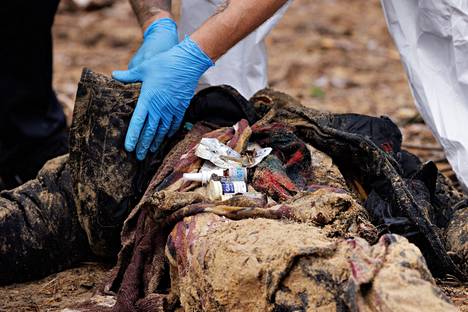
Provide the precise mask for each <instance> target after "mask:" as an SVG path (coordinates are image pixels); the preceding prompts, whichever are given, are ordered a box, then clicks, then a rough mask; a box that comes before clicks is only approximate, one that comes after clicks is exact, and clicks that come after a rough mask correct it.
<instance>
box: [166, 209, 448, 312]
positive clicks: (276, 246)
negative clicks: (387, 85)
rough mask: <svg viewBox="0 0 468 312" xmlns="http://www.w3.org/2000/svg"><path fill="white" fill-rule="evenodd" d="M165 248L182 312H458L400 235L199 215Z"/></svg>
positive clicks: (184, 224) (174, 232) (179, 226)
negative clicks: (355, 235) (368, 235)
mask: <svg viewBox="0 0 468 312" xmlns="http://www.w3.org/2000/svg"><path fill="white" fill-rule="evenodd" d="M167 246H168V247H167V249H166V255H167V257H168V259H169V261H170V265H171V280H172V282H173V285H172V291H173V292H175V293H176V294H177V295H178V297H179V298H180V302H181V305H182V306H183V307H184V311H317V310H327V311H346V310H348V309H349V310H355V311H358V310H359V311H421V310H423V311H456V309H455V308H454V307H453V306H452V305H451V304H450V302H449V301H448V299H447V298H446V297H445V296H444V295H443V294H442V293H441V292H440V291H439V290H438V289H437V287H436V286H435V282H434V280H433V279H432V277H431V274H430V272H429V270H428V269H427V267H426V265H425V262H424V259H423V257H422V255H421V253H420V251H419V250H418V249H417V248H416V247H415V246H414V245H412V244H409V243H408V241H407V240H406V239H404V238H401V237H398V236H392V235H387V236H383V237H382V238H381V239H380V241H379V243H378V244H376V245H375V246H369V244H368V243H366V242H365V241H364V240H362V239H352V240H348V241H343V240H338V241H336V240H331V239H329V238H326V237H325V236H324V235H323V233H322V232H321V231H320V230H319V229H317V228H316V227H314V226H311V225H307V224H297V223H287V222H284V221H274V220H264V219H261V220H251V219H248V220H241V221H231V220H229V219H223V218H221V217H219V216H216V215H213V214H198V215H196V216H193V217H189V218H185V219H184V221H183V222H179V223H178V224H177V225H176V226H175V228H174V229H173V230H172V232H171V235H170V236H169V240H168V245H167ZM416 298H424V299H423V300H415V299H416Z"/></svg>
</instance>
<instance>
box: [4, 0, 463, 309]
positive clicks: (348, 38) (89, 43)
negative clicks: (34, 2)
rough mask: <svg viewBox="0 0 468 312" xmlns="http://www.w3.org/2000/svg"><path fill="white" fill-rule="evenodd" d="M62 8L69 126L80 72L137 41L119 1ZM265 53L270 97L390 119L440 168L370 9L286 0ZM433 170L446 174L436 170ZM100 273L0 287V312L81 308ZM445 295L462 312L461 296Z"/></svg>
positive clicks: (121, 54)
mask: <svg viewBox="0 0 468 312" xmlns="http://www.w3.org/2000/svg"><path fill="white" fill-rule="evenodd" d="M64 1H65V0H63V1H62V2H63V3H62V7H61V9H60V12H59V13H58V15H57V17H56V21H55V26H54V38H55V48H54V65H55V71H54V73H55V77H54V85H55V89H56V91H57V93H58V95H59V98H60V100H61V101H62V102H63V103H64V106H65V109H66V112H67V115H68V117H71V112H72V109H73V102H74V96H75V92H76V87H77V82H78V80H79V77H80V74H81V69H82V68H83V67H90V68H92V69H93V70H94V71H97V72H103V73H106V74H110V73H111V71H112V70H114V69H124V68H126V65H127V63H128V60H129V58H130V57H131V55H132V53H133V52H134V51H135V50H136V49H137V48H138V44H139V42H140V40H141V31H140V29H139V27H138V24H137V23H136V20H135V18H134V16H133V13H132V11H131V8H130V5H129V4H128V1H127V0H115V3H114V4H113V5H112V6H110V7H107V8H104V9H101V10H97V11H91V12H85V11H79V10H66V8H65V7H66V3H65V2H64ZM68 1H70V0H68ZM177 2H178V1H177ZM268 46H269V55H270V84H271V86H272V87H274V88H277V89H279V90H281V91H285V92H287V93H289V94H291V95H293V96H297V97H299V98H300V99H301V101H302V102H303V103H304V104H306V105H310V106H312V107H315V108H319V109H323V110H330V111H333V112H356V113H364V114H370V115H389V116H390V117H391V118H392V119H393V120H395V121H396V122H397V123H398V124H399V125H400V126H402V130H403V133H404V137H405V144H411V145H410V150H411V151H413V152H416V153H417V154H418V155H419V156H421V157H423V158H424V159H436V160H441V159H443V157H444V156H443V152H442V151H441V150H440V147H439V146H438V144H437V143H436V141H435V140H434V138H433V137H432V135H431V133H430V131H429V130H428V129H427V127H426V126H425V125H424V124H422V123H417V122H416V123H415V122H414V120H416V121H417V120H418V118H417V111H416V109H415V107H414V105H413V100H412V97H411V94H410V91H409V88H408V85H407V81H406V78H405V75H404V72H403V68H402V66H401V63H400V60H399V55H398V52H397V51H396V49H395V47H394V45H393V42H392V40H391V38H390V37H389V35H388V33H387V30H386V25H385V20H384V17H383V14H382V12H381V9H380V4H379V1H378V0H333V1H330V0H315V1H310V0H295V1H293V3H292V5H291V7H290V9H289V10H288V12H287V14H286V16H285V17H284V18H283V20H282V21H281V22H280V24H279V25H278V26H277V28H276V29H275V30H274V31H273V33H272V34H271V36H270V37H269V38H268ZM411 121H413V122H411ZM421 145H422V146H425V147H426V148H425V149H423V150H422V149H420V146H421ZM439 166H440V168H441V169H444V170H450V167H449V166H448V165H447V164H446V163H444V162H443V161H441V162H440V164H439ZM107 269H108V268H104V267H103V266H101V265H98V264H95V263H87V264H82V265H81V266H80V267H79V268H75V269H71V270H68V271H65V272H62V273H59V274H55V275H52V276H49V277H47V278H45V279H43V280H40V281H36V282H32V283H25V284H17V285H11V286H8V287H0V311H57V310H60V309H62V308H64V307H67V306H69V305H70V304H71V303H74V302H78V301H81V300H84V299H87V298H89V297H90V296H91V295H92V294H93V292H94V291H95V289H96V287H97V285H98V284H99V283H100V282H102V281H103V280H104V279H105V272H106V270H107ZM444 286H446V287H444V289H446V290H447V291H446V292H447V293H448V294H449V295H450V296H451V297H452V299H453V300H454V301H455V303H456V304H457V305H459V306H460V307H461V309H462V310H463V311H468V301H467V299H466V298H468V292H467V289H466V288H463V287H458V288H454V287H453V286H452V285H450V284H448V285H444Z"/></svg>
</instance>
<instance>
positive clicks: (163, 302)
mask: <svg viewBox="0 0 468 312" xmlns="http://www.w3.org/2000/svg"><path fill="white" fill-rule="evenodd" d="M213 90H214V91H215V90H216V89H213ZM194 101H195V102H196V101H198V102H200V101H201V100H200V98H197V97H195V99H194ZM201 102H203V101H201ZM205 104H206V103H205ZM208 104H209V103H208ZM218 105H219V103H218ZM226 105H228V103H226ZM250 105H251V106H252V107H253V108H254V109H255V112H256V113H257V121H256V122H255V123H253V124H250V127H249V126H248V124H249V123H248V122H247V121H246V120H244V121H241V122H239V124H240V125H244V126H237V127H229V126H228V127H220V126H219V125H214V124H213V123H206V122H196V123H195V124H194V125H193V128H192V129H191V131H189V132H188V133H187V134H186V135H185V136H181V139H180V141H178V142H177V143H176V144H175V145H174V147H173V148H172V149H171V150H170V152H169V153H168V154H167V155H166V156H165V158H164V160H163V161H162V164H161V166H160V167H159V169H158V170H157V172H156V174H155V175H154V177H153V179H152V180H151V182H150V183H149V187H148V188H147V190H146V192H145V194H144V195H143V197H142V199H141V200H140V202H139V204H138V205H137V206H136V207H135V208H134V209H133V210H132V212H131V213H130V215H129V217H128V218H127V219H126V221H125V223H124V227H123V230H122V233H121V240H122V249H121V251H120V253H119V257H118V262H117V265H116V267H115V268H114V269H113V271H112V274H111V278H110V281H109V283H107V284H106V286H105V289H104V294H107V295H109V294H110V295H111V296H113V297H115V302H113V301H111V303H110V304H109V302H107V301H106V302H107V303H106V304H105V305H102V304H99V302H100V301H99V300H97V299H95V300H94V301H91V302H88V303H86V304H84V305H81V306H80V307H77V309H78V310H94V311H108V310H112V311H153V310H157V311H174V310H176V309H182V310H184V311H222V310H226V311H235V310H236V309H237V310H239V311H245V310H251V311H295V310H297V309H299V310H301V309H303V310H307V309H315V308H331V309H332V310H365V311H377V310H381V309H384V307H385V308H390V307H391V308H392V309H397V310H402V311H405V310H407V311H416V310H419V309H420V308H421V302H420V299H421V296H424V302H425V304H426V303H427V310H428V311H431V310H432V311H439V310H442V309H443V310H451V309H454V308H453V306H452V305H451V304H450V302H449V301H448V299H447V298H446V297H445V296H444V295H443V294H442V293H441V291H440V290H438V288H437V287H436V286H435V283H434V280H433V278H432V275H431V273H430V271H429V270H428V268H427V266H426V261H425V259H424V257H423V256H422V254H421V251H420V250H419V249H418V248H417V247H416V246H415V245H413V244H410V243H409V242H408V240H407V239H405V238H403V237H401V236H398V235H394V234H387V235H385V233H398V234H402V235H404V236H407V237H408V239H409V240H410V241H412V242H414V243H416V244H417V245H418V246H419V247H420V248H422V250H423V253H424V256H425V258H426V260H429V264H430V265H431V269H432V272H433V273H434V274H444V273H451V274H454V275H457V276H458V277H459V278H464V274H465V273H463V271H462V270H463V268H461V267H460V266H459V265H457V264H456V263H455V262H454V260H453V259H457V257H460V259H462V258H463V257H464V255H463V252H457V256H455V257H450V256H449V255H448V254H447V248H450V247H449V246H451V244H450V243H449V242H447V241H446V240H445V239H444V238H443V235H442V233H444V231H445V230H446V229H447V231H449V230H448V229H450V228H451V227H453V225H454V222H455V221H454V220H453V219H452V216H453V214H457V213H460V211H464V209H466V204H464V197H463V195H461V194H458V193H456V191H455V190H453V189H452V188H450V186H449V185H448V184H446V183H447V182H446V181H445V180H444V179H443V177H442V176H441V175H440V174H438V173H437V172H436V173H435V175H434V174H432V175H431V174H426V171H427V170H428V169H427V168H428V166H429V167H430V166H431V165H430V163H429V164H421V163H420V162H419V160H417V161H415V159H414V156H412V155H410V154H409V153H407V152H404V151H402V150H401V134H400V133H399V131H398V128H397V127H396V126H395V125H394V124H393V123H392V122H391V121H390V120H389V119H387V118H374V117H368V116H361V115H355V114H345V115H335V114H328V113H322V112H319V111H315V110H312V109H307V108H304V107H302V106H301V105H300V104H299V103H298V102H297V101H296V100H295V99H293V98H291V97H289V96H287V95H284V94H281V93H277V92H274V91H271V90H264V91H261V92H259V93H258V94H257V95H255V96H254V97H253V98H252V99H251V101H250ZM245 118H248V117H247V116H246V117H245ZM246 125H247V126H246ZM379 128H380V130H379ZM201 138H216V139H218V140H219V142H221V143H225V144H226V145H228V146H229V147H231V148H233V149H235V150H236V149H237V150H239V147H241V146H245V145H246V142H245V141H251V142H255V143H257V144H259V145H260V146H270V147H272V148H273V152H272V154H271V155H269V156H268V157H267V158H266V159H265V160H264V161H263V162H261V163H260V164H259V165H258V166H257V167H256V168H255V170H254V171H253V173H251V174H250V177H249V183H251V187H253V188H254V189H255V191H257V192H261V193H263V194H265V195H266V196H267V197H266V198H263V199H258V198H256V199H253V198H248V197H245V196H242V195H238V196H234V197H233V198H231V199H229V200H226V201H224V202H221V201H211V200H209V199H208V198H207V196H206V194H204V192H203V187H201V185H200V184H198V183H196V182H189V181H186V180H184V179H183V178H182V176H183V173H186V172H194V171H197V170H198V169H199V168H200V167H201V166H202V163H203V161H202V160H201V159H200V158H198V157H197V156H196V155H195V148H196V146H197V144H198V143H199V142H200V140H201ZM319 150H320V151H319ZM335 164H336V165H335ZM431 170H432V169H431ZM429 171H430V170H429ZM429 173H431V172H429ZM444 199H445V201H444ZM457 205H458V206H457ZM383 206H385V207H383ZM382 207H383V208H382ZM457 209H458V210H457ZM456 228H457V230H458V231H464V229H460V225H458V226H456ZM394 229H396V231H394ZM382 234H384V235H383V236H381V235H382ZM379 237H380V239H379ZM457 240H458V238H457ZM366 241H367V242H366ZM376 242H377V244H376V245H374V246H371V244H374V243H376ZM459 249H460V250H465V251H464V252H465V256H466V244H465V247H464V248H459ZM461 263H463V262H461ZM389 276H393V277H394V278H392V279H390V278H389ZM96 298H99V296H97V297H96Z"/></svg>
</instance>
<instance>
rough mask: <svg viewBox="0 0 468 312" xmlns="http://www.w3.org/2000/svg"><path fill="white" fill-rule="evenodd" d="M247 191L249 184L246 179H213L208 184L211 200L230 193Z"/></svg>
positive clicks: (225, 196) (227, 195)
mask: <svg viewBox="0 0 468 312" xmlns="http://www.w3.org/2000/svg"><path fill="white" fill-rule="evenodd" d="M244 193H247V184H245V182H244V181H233V180H230V179H222V180H221V181H213V180H211V181H210V183H209V184H208V188H207V195H208V198H209V199H211V200H220V199H222V198H223V197H224V198H227V197H229V195H234V194H244Z"/></svg>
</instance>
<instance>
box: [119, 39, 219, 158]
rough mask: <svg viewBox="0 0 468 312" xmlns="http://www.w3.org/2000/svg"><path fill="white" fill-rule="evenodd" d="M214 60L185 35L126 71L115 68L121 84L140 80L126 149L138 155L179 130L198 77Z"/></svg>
mask: <svg viewBox="0 0 468 312" xmlns="http://www.w3.org/2000/svg"><path fill="white" fill-rule="evenodd" d="M211 66H213V61H212V60H211V59H210V58H209V57H208V56H207V55H206V54H205V53H204V52H203V51H202V50H201V49H200V48H199V47H198V45H197V44H196V43H195V42H194V41H192V40H191V39H190V37H186V38H185V40H184V41H182V42H181V43H179V44H178V45H176V46H174V47H173V48H172V49H170V50H168V51H166V52H163V53H161V54H158V55H156V56H153V57H152V58H150V59H148V60H145V61H144V62H143V63H141V64H140V65H138V66H135V67H133V68H132V69H129V70H125V71H114V72H113V73H112V76H113V77H114V79H116V80H119V81H121V82H124V83H130V82H137V81H141V82H142V86H141V93H140V97H139V98H138V102H137V105H136V108H135V111H134V113H133V116H132V119H131V121H130V126H129V128H128V131H127V136H126V138H125V149H126V150H127V151H129V152H132V151H134V150H135V149H136V154H137V158H138V159H140V160H142V159H144V158H145V157H146V154H147V152H148V149H150V150H151V151H152V152H155V151H156V150H157V149H158V148H159V145H160V144H161V143H162V141H163V139H164V138H165V137H166V135H168V136H172V135H173V134H174V133H175V132H176V131H177V129H179V127H180V124H181V122H182V119H183V117H184V114H185V111H186V110H187V107H188V105H189V103H190V100H191V99H192V97H193V95H194V93H195V89H196V87H197V85H198V80H199V79H200V77H201V75H203V73H204V72H205V71H206V70H207V69H208V68H210V67H211Z"/></svg>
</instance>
